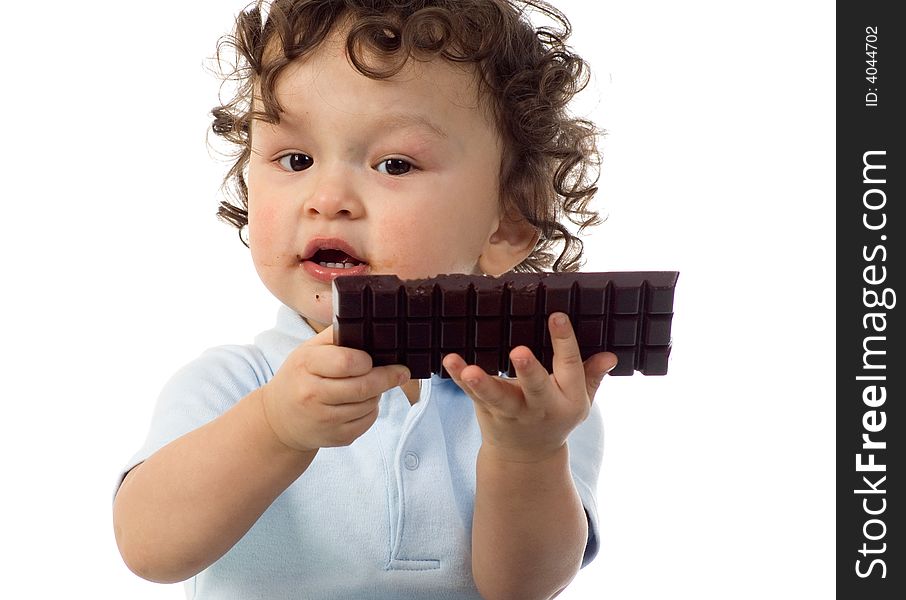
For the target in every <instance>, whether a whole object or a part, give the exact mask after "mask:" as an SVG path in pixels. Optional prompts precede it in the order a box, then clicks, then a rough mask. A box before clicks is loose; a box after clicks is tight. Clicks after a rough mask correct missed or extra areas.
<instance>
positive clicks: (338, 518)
mask: <svg viewBox="0 0 906 600" xmlns="http://www.w3.org/2000/svg"><path fill="white" fill-rule="evenodd" d="M314 335H315V332H314V330H312V328H311V327H310V326H309V325H308V324H307V323H306V322H305V321H304V319H302V317H300V316H299V315H298V314H296V313H295V312H294V311H293V310H292V309H290V308H288V307H286V306H281V307H280V309H279V311H278V316H277V325H276V327H274V328H273V329H271V330H269V331H265V332H264V333H262V334H260V335H258V336H257V337H256V338H255V343H254V344H253V345H244V346H240V345H231V346H219V347H216V348H212V349H210V350H207V351H205V352H204V353H202V355H201V356H200V357H198V358H197V359H195V360H194V361H193V362H191V363H189V364H188V365H186V366H185V367H183V368H182V369H181V370H179V371H178V372H177V373H176V374H175V375H174V376H173V377H172V378H171V379H170V381H169V382H168V383H167V384H166V385H165V386H164V388H163V391H162V392H161V394H160V398H159V399H158V402H157V405H156V407H155V411H154V416H153V418H152V421H151V428H150V431H149V433H148V438H147V440H146V441H145V444H144V446H143V447H142V448H141V450H139V451H138V452H137V453H136V454H135V456H133V457H132V459H131V460H130V461H129V462H128V464H127V465H126V467H125V468H124V469H123V471H122V473H121V475H120V480H119V481H120V482H121V481H122V478H123V477H125V474H126V473H128V471H129V470H130V469H131V468H132V467H134V466H135V465H137V464H139V463H140V462H142V461H143V460H145V459H146V458H148V457H149V456H151V455H152V454H154V452H156V451H157V450H159V449H160V448H161V447H163V446H164V445H166V444H168V443H169V442H171V441H172V440H174V439H176V438H178V437H180V436H182V435H183V434H185V433H188V432H189V431H192V430H193V429H196V428H198V427H200V426H201V425H204V424H205V423H207V422H209V421H211V420H212V419H214V418H216V417H217V416H219V415H220V414H222V413H223V412H225V411H226V410H228V409H229V408H231V407H232V406H233V405H235V404H236V403H237V402H238V401H239V400H240V399H241V398H243V397H245V396H246V395H248V394H249V393H250V392H252V391H253V390H255V389H256V388H258V387H260V386H261V385H263V384H265V383H267V382H268V381H269V380H270V379H271V377H273V374H274V372H275V371H276V370H277V369H278V368H279V367H280V365H281V364H283V361H284V359H285V358H286V356H287V355H288V354H289V353H290V352H291V351H292V350H293V349H294V348H295V347H296V346H298V345H299V344H300V343H302V342H304V341H305V340H307V339H308V338H310V337H312V336H314ZM379 411H380V412H379V416H378V418H377V421H376V422H375V424H374V425H373V426H372V427H371V429H369V430H368V431H367V432H366V433H365V434H363V435H362V436H361V437H359V438H358V439H357V440H355V442H353V443H352V444H351V445H349V446H346V447H341V448H322V449H321V450H320V451H319V452H318V454H317V456H316V457H315V459H314V461H313V462H312V463H311V465H310V466H309V467H308V470H306V471H305V473H303V474H302V476H301V477H299V479H297V480H296V481H295V482H294V483H293V484H292V485H290V486H289V488H287V489H286V491H284V492H283V494H281V495H280V496H279V497H278V498H277V499H276V500H275V501H274V503H273V504H272V505H271V506H270V507H269V508H268V509H267V511H265V513H264V514H263V515H262V516H261V518H260V519H258V521H257V522H256V523H255V524H254V525H253V526H252V528H251V529H250V530H249V531H248V533H246V534H245V536H244V537H243V538H242V539H241V540H240V541H239V542H238V543H237V544H236V545H235V546H234V547H233V548H232V549H231V550H230V551H229V552H227V553H226V554H225V555H224V556H223V557H221V558H220V559H219V560H218V561H217V562H215V563H214V564H212V565H211V566H210V567H208V568H207V569H205V570H204V571H202V572H201V573H199V574H198V575H196V576H195V577H193V578H191V579H189V580H187V581H186V582H185V590H186V596H187V598H198V599H217V600H228V599H233V598H235V599H242V600H248V599H251V598H262V599H268V600H271V599H283V598H286V599H289V598H292V599H303V598H304V599H313V600H314V599H318V600H320V599H333V598H336V599H338V600H339V599H342V600H350V599H366V598H367V599H369V600H380V599H387V600H403V599H406V598H418V599H425V598H432V599H436V600H445V599H449V600H454V599H455V600H461V599H462V600H465V599H469V600H473V599H474V600H479V599H480V596H479V595H478V591H477V590H476V588H475V584H474V582H473V580H472V568H471V527H472V509H473V504H474V499H475V461H476V458H477V454H478V448H479V446H480V445H481V432H480V431H479V428H478V421H477V420H476V417H475V410H474V406H473V404H472V401H471V399H469V397H468V396H467V395H466V394H465V393H464V392H463V391H462V390H460V389H459V387H458V386H457V385H456V383H454V382H453V381H452V380H449V379H441V378H440V377H439V376H437V375H435V376H434V377H432V378H431V379H429V380H428V379H426V380H422V389H421V396H420V398H419V401H418V402H417V403H415V404H414V405H410V404H409V401H408V399H407V398H406V396H405V394H404V393H403V391H402V389H400V388H398V387H397V388H393V389H391V390H389V391H387V392H385V393H384V394H383V396H382V397H381V400H380V409H379ZM602 449H603V429H602V422H601V416H600V411H599V409H598V408H597V406H593V408H592V412H591V415H590V416H589V418H588V419H586V421H585V422H584V423H582V424H581V425H580V426H579V427H577V428H576V429H575V430H574V431H573V433H572V435H571V436H570V438H569V455H570V465H571V468H572V474H573V480H574V481H575V484H576V488H577V490H578V492H579V496H580V498H581V499H582V503H583V505H584V506H585V510H586V513H587V514H588V519H589V540H588V544H587V546H586V550H585V558H584V560H583V566H585V565H586V564H588V563H589V562H590V561H591V559H592V558H594V556H595V554H596V553H597V550H598V542H597V540H598V511H597V506H596V503H595V488H596V485H597V482H598V472H599V469H600V465H601V457H602ZM117 489H118V485H117Z"/></svg>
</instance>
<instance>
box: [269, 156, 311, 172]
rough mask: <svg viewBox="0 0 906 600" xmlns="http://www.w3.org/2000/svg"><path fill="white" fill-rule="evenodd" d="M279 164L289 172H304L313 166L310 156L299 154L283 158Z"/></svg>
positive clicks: (279, 160)
mask: <svg viewBox="0 0 906 600" xmlns="http://www.w3.org/2000/svg"><path fill="white" fill-rule="evenodd" d="M277 162H279V163H280V166H281V167H283V168H284V169H286V170H287V171H304V170H305V169H307V168H308V167H310V166H311V163H312V162H313V161H312V159H311V157H310V156H308V155H306V154H298V153H297V154H287V155H285V156H281V157H280V158H279V159H278V161H277Z"/></svg>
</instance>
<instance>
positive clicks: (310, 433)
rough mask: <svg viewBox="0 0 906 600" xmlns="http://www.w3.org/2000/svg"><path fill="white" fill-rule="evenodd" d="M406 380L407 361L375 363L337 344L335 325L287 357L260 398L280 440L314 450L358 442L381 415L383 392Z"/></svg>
mask: <svg viewBox="0 0 906 600" xmlns="http://www.w3.org/2000/svg"><path fill="white" fill-rule="evenodd" d="M408 379H409V369H407V368H406V367H405V366H403V365H386V366H382V367H372V361H371V356H369V355H368V353H367V352H365V351H363V350H355V349H353V348H346V347H345V346H336V345H334V343H333V326H332V325H331V326H330V327H327V328H325V329H324V330H323V331H322V332H321V333H319V334H318V335H316V336H315V337H313V338H311V339H310V340H308V341H306V342H305V343H303V344H300V345H299V346H298V347H297V348H296V349H295V350H293V351H292V352H291V353H290V354H289V356H287V357H286V361H285V362H284V363H283V365H282V366H281V367H280V368H279V369H278V370H277V372H276V373H275V374H274V377H273V379H271V380H270V381H269V382H267V383H266V384H265V385H264V386H262V387H261V388H260V392H261V402H262V404H263V406H264V414H265V416H266V417H267V421H268V423H269V424H270V426H271V429H273V430H274V433H275V434H276V436H277V438H278V439H279V440H280V441H281V442H283V443H284V444H285V445H287V446H289V447H290V448H294V449H296V450H300V451H303V452H311V451H315V450H317V449H318V448H324V447H331V446H348V445H349V444H351V443H352V442H353V441H355V440H356V439H357V438H358V437H359V436H360V435H362V434H363V433H365V432H366V431H368V429H369V428H370V427H371V426H372V425H373V424H374V422H375V420H376V419H377V415H378V401H379V400H380V397H381V394H382V393H383V392H385V391H387V390H389V389H391V388H394V387H396V386H398V385H401V384H403V383H405V382H406V381H408Z"/></svg>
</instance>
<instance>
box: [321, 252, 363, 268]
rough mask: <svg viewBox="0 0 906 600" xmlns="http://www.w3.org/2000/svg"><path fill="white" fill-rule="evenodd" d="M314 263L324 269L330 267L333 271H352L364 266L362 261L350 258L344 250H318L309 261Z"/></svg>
mask: <svg viewBox="0 0 906 600" xmlns="http://www.w3.org/2000/svg"><path fill="white" fill-rule="evenodd" d="M308 260H310V261H312V262H316V263H318V264H319V265H321V266H322V267H330V268H332V269H352V268H353V267H357V266H359V265H363V264H365V263H363V262H362V261H360V260H358V259H357V258H354V257H352V256H349V255H348V254H346V253H345V252H343V251H342V250H332V249H329V250H318V251H317V252H315V253H314V255H313V256H312V257H311V258H310V259H308Z"/></svg>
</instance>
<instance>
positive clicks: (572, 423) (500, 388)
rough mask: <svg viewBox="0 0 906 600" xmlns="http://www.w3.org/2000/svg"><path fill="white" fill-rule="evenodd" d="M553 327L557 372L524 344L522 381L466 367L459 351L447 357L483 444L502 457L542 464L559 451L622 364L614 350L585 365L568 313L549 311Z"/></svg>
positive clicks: (518, 357) (518, 353) (519, 356)
mask: <svg viewBox="0 0 906 600" xmlns="http://www.w3.org/2000/svg"><path fill="white" fill-rule="evenodd" d="M558 317H563V322H562V324H558V323H557V318H558ZM548 326H549V327H550V332H551V344H552V346H553V350H554V359H553V367H554V372H553V373H552V374H551V373H548V372H547V370H546V369H545V368H544V367H543V366H542V365H541V363H540V362H538V360H537V359H536V358H535V356H534V355H533V354H532V351H531V350H529V349H528V348H527V347H525V346H518V347H516V348H513V349H512V350H511V351H510V360H511V361H512V362H513V364H514V365H515V367H516V376H517V378H518V379H504V378H501V377H492V376H490V375H488V374H487V373H485V372H484V369H482V368H481V367H478V366H476V365H471V366H467V365H466V363H465V361H463V359H462V357H461V356H459V355H458V354H448V355H447V356H445V357H444V361H443V362H444V367H446V369H447V371H448V372H449V373H450V376H451V377H452V378H453V380H454V381H455V382H456V383H457V384H458V385H459V387H461V388H462V389H463V391H465V392H466V393H467V394H468V395H469V396H470V397H471V398H472V400H473V401H474V402H475V412H476V414H477V416H478V424H479V426H480V427H481V436H482V445H483V448H484V449H488V450H492V451H494V452H495V453H496V455H497V456H498V457H499V458H501V459H503V460H509V461H515V462H538V461H541V460H544V459H545V458H548V457H549V456H551V455H553V454H554V453H555V452H556V451H557V450H559V449H560V448H561V447H562V446H563V445H564V444H565V443H566V438H567V436H569V433H570V432H571V431H572V430H573V429H575V428H576V426H577V425H579V423H581V422H582V421H584V420H585V418H586V417H587V416H588V412H589V410H590V409H591V403H592V400H593V399H594V397H595V392H596V391H597V389H598V386H599V385H600V384H601V380H602V379H603V377H604V375H605V374H606V373H607V372H608V371H609V370H610V369H612V368H613V367H615V366H616V364H617V357H616V355H615V354H613V353H611V352H601V353H598V354H595V355H594V356H592V357H590V358H589V359H588V360H586V361H585V363H584V364H583V362H582V357H581V355H580V353H579V345H578V342H577V341H576V336H575V334H574V332H573V328H572V325H571V324H570V322H569V318H568V317H567V316H566V315H565V314H563V313H554V314H552V315H550V317H549V320H548Z"/></svg>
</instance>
